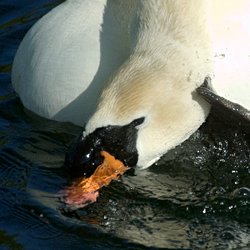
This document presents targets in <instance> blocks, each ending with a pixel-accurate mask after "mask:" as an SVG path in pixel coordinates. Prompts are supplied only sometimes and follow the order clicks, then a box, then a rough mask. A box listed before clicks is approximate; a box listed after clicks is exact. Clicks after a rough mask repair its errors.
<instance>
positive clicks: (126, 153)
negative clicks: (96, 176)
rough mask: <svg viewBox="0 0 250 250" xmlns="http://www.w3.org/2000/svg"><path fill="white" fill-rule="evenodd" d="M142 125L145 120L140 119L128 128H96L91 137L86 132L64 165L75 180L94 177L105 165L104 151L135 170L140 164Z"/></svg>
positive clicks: (74, 144)
mask: <svg viewBox="0 0 250 250" xmlns="http://www.w3.org/2000/svg"><path fill="white" fill-rule="evenodd" d="M143 121H144V118H139V119H136V120H134V121H132V122H131V123H129V124H127V125H125V126H118V125H113V126H112V125H109V126H106V127H101V128H97V129H96V130H95V131H94V132H92V133H90V134H88V135H86V133H85V132H83V133H82V134H81V135H80V136H79V137H78V138H77V139H76V140H75V142H74V143H72V145H71V147H70V149H69V151H68V153H67V154H66V158H65V164H66V167H67V168H68V169H69V170H70V173H72V176H74V177H79V176H84V177H89V176H91V175H92V174H93V173H94V171H95V170H96V168H97V167H98V166H99V165H101V164H102V162H103V157H102V156H101V151H106V152H111V153H112V155H113V156H114V157H115V158H116V159H120V160H121V161H122V162H123V164H124V165H126V166H135V165H136V163H137V161H138V152H137V149H136V139H137V132H138V126H139V125H141V124H142V123H143Z"/></svg>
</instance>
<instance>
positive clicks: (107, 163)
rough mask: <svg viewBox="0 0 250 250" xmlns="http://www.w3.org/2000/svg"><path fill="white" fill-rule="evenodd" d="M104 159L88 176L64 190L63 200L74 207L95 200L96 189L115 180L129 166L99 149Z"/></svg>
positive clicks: (85, 204)
mask: <svg viewBox="0 0 250 250" xmlns="http://www.w3.org/2000/svg"><path fill="white" fill-rule="evenodd" d="M101 156H103V157H104V161H103V163H102V164H101V165H99V166H98V167H97V169H96V170H95V172H94V173H93V174H92V175H91V176H90V177H89V178H80V179H78V180H77V181H75V182H74V183H73V184H72V185H71V186H70V187H68V188H67V189H66V190H65V202H66V203H67V204H68V205H72V206H76V207H85V206H87V205H88V204H90V203H93V202H95V201H96V200H97V197H98V196H99V192H98V190H99V189H100V188H102V187H103V186H107V185H109V184H110V182H111V181H112V180H117V179H118V178H119V176H121V175H122V174H124V173H125V172H126V171H127V170H128V169H129V168H128V167H126V166H124V164H123V163H122V162H121V161H119V160H117V159H115V157H114V156H112V155H111V154H109V153H108V152H106V151H101Z"/></svg>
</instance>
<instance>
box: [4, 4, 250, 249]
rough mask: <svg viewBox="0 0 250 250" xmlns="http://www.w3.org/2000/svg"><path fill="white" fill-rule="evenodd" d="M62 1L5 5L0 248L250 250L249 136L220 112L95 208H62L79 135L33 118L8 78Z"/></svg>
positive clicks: (68, 126) (129, 177) (66, 126)
mask: <svg viewBox="0 0 250 250" xmlns="http://www.w3.org/2000/svg"><path fill="white" fill-rule="evenodd" d="M60 2H61V1H49V0H39V1H38V0H36V1H33V0H23V1H20V0H16V1H14V0H13V1H7V0H3V1H0V128H1V129H0V249H18V250H19V249H32V250H33V249H169V248H170V249H242V250H247V249H250V149H249V146H250V136H249V135H248V134H245V133H244V132H243V131H241V129H240V128H238V127H235V126H231V125H230V122H227V123H223V122H222V121H219V120H218V118H216V117H215V116H213V115H211V116H210V118H209V119H208V121H207V123H206V124H205V125H204V126H202V128H200V129H199V131H197V132H196V133H195V134H194V135H193V136H192V137H191V138H190V139H189V140H188V141H186V142H185V143H183V144H182V145H180V146H179V147H177V148H176V149H174V150H172V151H171V152H169V153H168V154H167V155H166V156H165V157H163V159H162V160H161V161H160V162H159V163H157V164H156V165H155V166H153V167H151V168H150V169H148V170H146V171H136V172H135V173H134V174H129V173H128V174H126V175H125V176H123V178H122V179H121V180H120V181H117V182H114V183H113V184H112V185H110V186H109V187H106V188H103V189H102V191H101V195H100V198H99V199H98V202H97V203H95V204H92V205H90V206H89V207H87V208H84V209H78V210H74V211H72V210H69V209H67V208H66V207H65V206H64V204H63V202H61V199H60V195H59V192H60V190H62V189H63V188H64V187H65V185H67V183H68V177H67V174H66V173H65V172H64V170H63V168H62V166H63V161H64V155H65V152H66V150H67V147H68V145H69V143H70V141H71V140H72V139H73V138H74V137H75V136H76V135H78V133H79V132H80V131H81V128H79V127H77V126H74V125H72V124H68V123H57V122H54V121H48V120H46V119H42V118H39V117H37V116H35V115H32V114H30V113H29V112H27V111H26V110H25V109H24V108H23V106H22V104H21V103H20V101H19V99H18V98H17V96H16V95H15V93H14V91H13V89H12V87H11V80H10V69H11V63H12V60H13V56H14V54H15V51H16V49H17V46H18V44H19V43H20V41H21V39H22V37H23V36H24V34H25V33H26V31H27V30H28V28H29V27H30V26H31V25H32V24H33V23H34V22H35V21H36V20H37V19H38V18H39V17H40V16H41V15H43V14H45V13H47V12H48V11H49V10H50V9H51V8H52V7H53V6H55V5H56V4H59V3H60Z"/></svg>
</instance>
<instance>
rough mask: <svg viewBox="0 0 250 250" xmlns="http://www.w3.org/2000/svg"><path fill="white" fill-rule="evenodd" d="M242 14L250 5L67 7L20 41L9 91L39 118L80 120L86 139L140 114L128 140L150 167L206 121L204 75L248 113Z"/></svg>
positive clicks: (219, 0) (84, 2) (218, 1)
mask: <svg viewBox="0 0 250 250" xmlns="http://www.w3.org/2000/svg"><path fill="white" fill-rule="evenodd" d="M249 10H250V3H249V1H248V0H241V1H239V0H238V1H236V0H234V1H230V3H229V2H228V1H224V0H212V1H209V0H207V1H205V0H204V1H200V0H189V1H183V0H174V1H171V0H147V1H145V0H142V1H139V0H138V1H136V0H129V1H128V0H126V1H123V0H120V1H115V0H91V1H89V0H67V1H65V2H64V3H62V4H61V5H59V6H58V7H56V8H54V9H53V10H52V11H51V12H49V13H48V14H47V15H45V16H44V17H43V18H42V19H41V20H39V21H38V22H37V24H35V25H34V26H33V27H32V29H31V30H30V31H29V32H28V34H27V35H26V36H25V38H24V40H23V41H22V43H21V45H20V47H19V49H18V51H17V54H16V57H15V60H14V64H13V71H12V82H13V86H14V88H15V90H16V92H17V93H18V94H19V96H20V98H21V100H22V102H23V104H24V106H25V107H26V108H28V109H29V110H31V111H33V112H35V113H37V114H39V115H41V116H44V117H47V118H50V119H55V120H59V121H71V122H73V123H76V124H78V125H83V124H84V123H85V122H87V124H86V135H91V134H92V133H95V131H96V130H97V129H98V128H102V127H104V128H106V127H109V126H125V125H126V124H130V123H131V122H132V121H133V120H136V119H138V118H141V117H144V118H145V120H144V122H143V123H142V124H141V125H138V126H137V129H138V134H137V137H136V141H135V142H134V143H135V144H136V152H137V153H138V159H137V165H138V166H139V167H148V166H150V165H151V164H153V163H154V162H155V161H157V160H158V159H159V157H161V156H162V155H163V154H164V153H166V152H167V151H168V150H169V149H171V148H173V147H175V146H176V145H178V144H180V143H181V142H183V141H184V140H186V139H187V138H188V137H189V136H190V135H191V134H192V133H193V132H194V131H195V130H197V129H198V128H199V126H200V125H201V124H202V123H203V122H204V120H205V118H206V116H207V115H208V112H209V104H208V103H207V102H206V101H204V100H203V99H202V98H201V97H200V96H199V95H197V94H196V92H195V90H196V88H197V87H199V86H200V85H201V84H202V83H203V81H204V79H205V77H207V76H210V77H211V78H212V83H213V87H214V88H215V90H216V91H218V93H219V94H220V95H222V96H224V97H226V98H228V99H232V100H233V101H236V102H238V103H240V104H243V105H244V106H245V107H246V108H248V109H250V101H249V98H248V95H247V94H246V93H247V91H248V90H249V86H250V85H249V83H247V81H248V80H250V73H249V71H248V68H249V66H250V60H249V55H250V51H249V49H248V47H249V46H248V44H249V41H250V32H249V27H250V26H249V25H248V24H249V20H250V18H249V15H248V12H249ZM241 25H243V26H241ZM239 26H240V29H239ZM245 31H246V32H248V33H247V35H246V36H245V34H244V39H246V40H245V41H246V42H242V41H243V40H242V33H244V32H245ZM235 34H236V35H237V39H236V40H235ZM232 37H233V39H232ZM232 41H233V42H232ZM235 49H237V51H235ZM239 50H240V52H241V53H240V56H238V53H237V52H238V51H239ZM235 52H236V53H235ZM215 54H216V57H214V55H215ZM231 56H232V57H231ZM228 59H229V60H228ZM232 60H239V61H237V65H240V67H237V69H236V68H235V67H234V66H233V67H232V66H231V63H232ZM229 68H230V71H228V69H229ZM221 69H223V70H221ZM228 73H229V74H228ZM110 76H112V77H110ZM239 76H240V77H239ZM108 79H109V81H108ZM230 79H231V80H230ZM107 81H108V84H106V82H107ZM240 81H241V82H240ZM248 82H249V81H248ZM236 83H237V84H238V83H239V84H242V85H241V87H244V90H243V92H240V94H239V95H238V94H237V92H238V90H239V87H238V85H237V87H235V84H236ZM225 84H228V85H227V86H226V85H225ZM104 87H105V90H104V91H103V88H104ZM234 88H237V91H234ZM228 90H229V91H228ZM100 94H101V97H99V96H100ZM242 96H243V97H246V98H245V99H244V98H243V97H242ZM243 99H244V101H243ZM96 103H98V105H96Z"/></svg>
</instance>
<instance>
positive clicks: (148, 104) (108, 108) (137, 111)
mask: <svg viewBox="0 0 250 250" xmlns="http://www.w3.org/2000/svg"><path fill="white" fill-rule="evenodd" d="M142 64H143V63H138V62H137V61H134V62H130V63H128V64H127V65H126V64H125V65H123V67H122V68H121V69H120V71H118V72H117V74H116V75H115V76H114V77H113V79H111V81H110V83H109V84H108V85H107V88H106V89H105V90H104V91H103V92H102V95H101V97H100V100H99V104H98V106H97V109H96V111H95V113H94V114H93V116H92V117H91V118H90V119H89V121H88V122H87V124H86V127H85V132H84V134H82V135H80V137H79V138H78V140H77V142H76V144H75V145H74V146H73V147H72V149H71V151H70V153H69V154H68V156H67V157H66V165H68V166H69V168H71V169H73V170H72V172H76V173H77V174H78V173H79V172H80V173H81V174H84V175H87V176H89V175H91V174H92V173H93V172H94V171H95V169H96V167H97V166H98V165H99V164H100V163H101V162H102V157H101V156H100V152H101V151H102V150H105V151H107V152H108V153H109V154H111V155H113V156H115V157H116V158H117V159H118V160H120V161H122V162H123V163H124V164H125V165H127V166H129V167H133V166H137V167H138V168H147V167H149V166H151V165H152V164H153V163H155V162H156V161H157V160H158V159H159V158H160V157H161V156H162V155H163V154H165V153H166V152H167V151H169V150H170V149H172V148H174V147H175V146H177V145H178V144H180V143H181V142H183V141H184V140H186V139H187V138H188V137H189V136H190V135H191V134H192V133H193V132H194V131H195V130H197V129H198V128H199V126H200V125H201V124H202V123H203V122H204V120H205V118H206V116H207V114H208V112H209V105H208V104H207V103H206V102H205V101H204V100H203V99H202V98H199V96H197V95H196V93H195V89H196V86H195V85H192V84H190V82H189V79H188V78H186V77H185V76H184V75H181V74H179V73H178V72H177V71H176V73H174V72H175V71H173V70H171V71H168V70H166V69H165V68H163V67H162V65H157V63H154V64H153V65H152V64H148V65H147V63H146V66H145V62H144V67H140V65H142Z"/></svg>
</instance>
